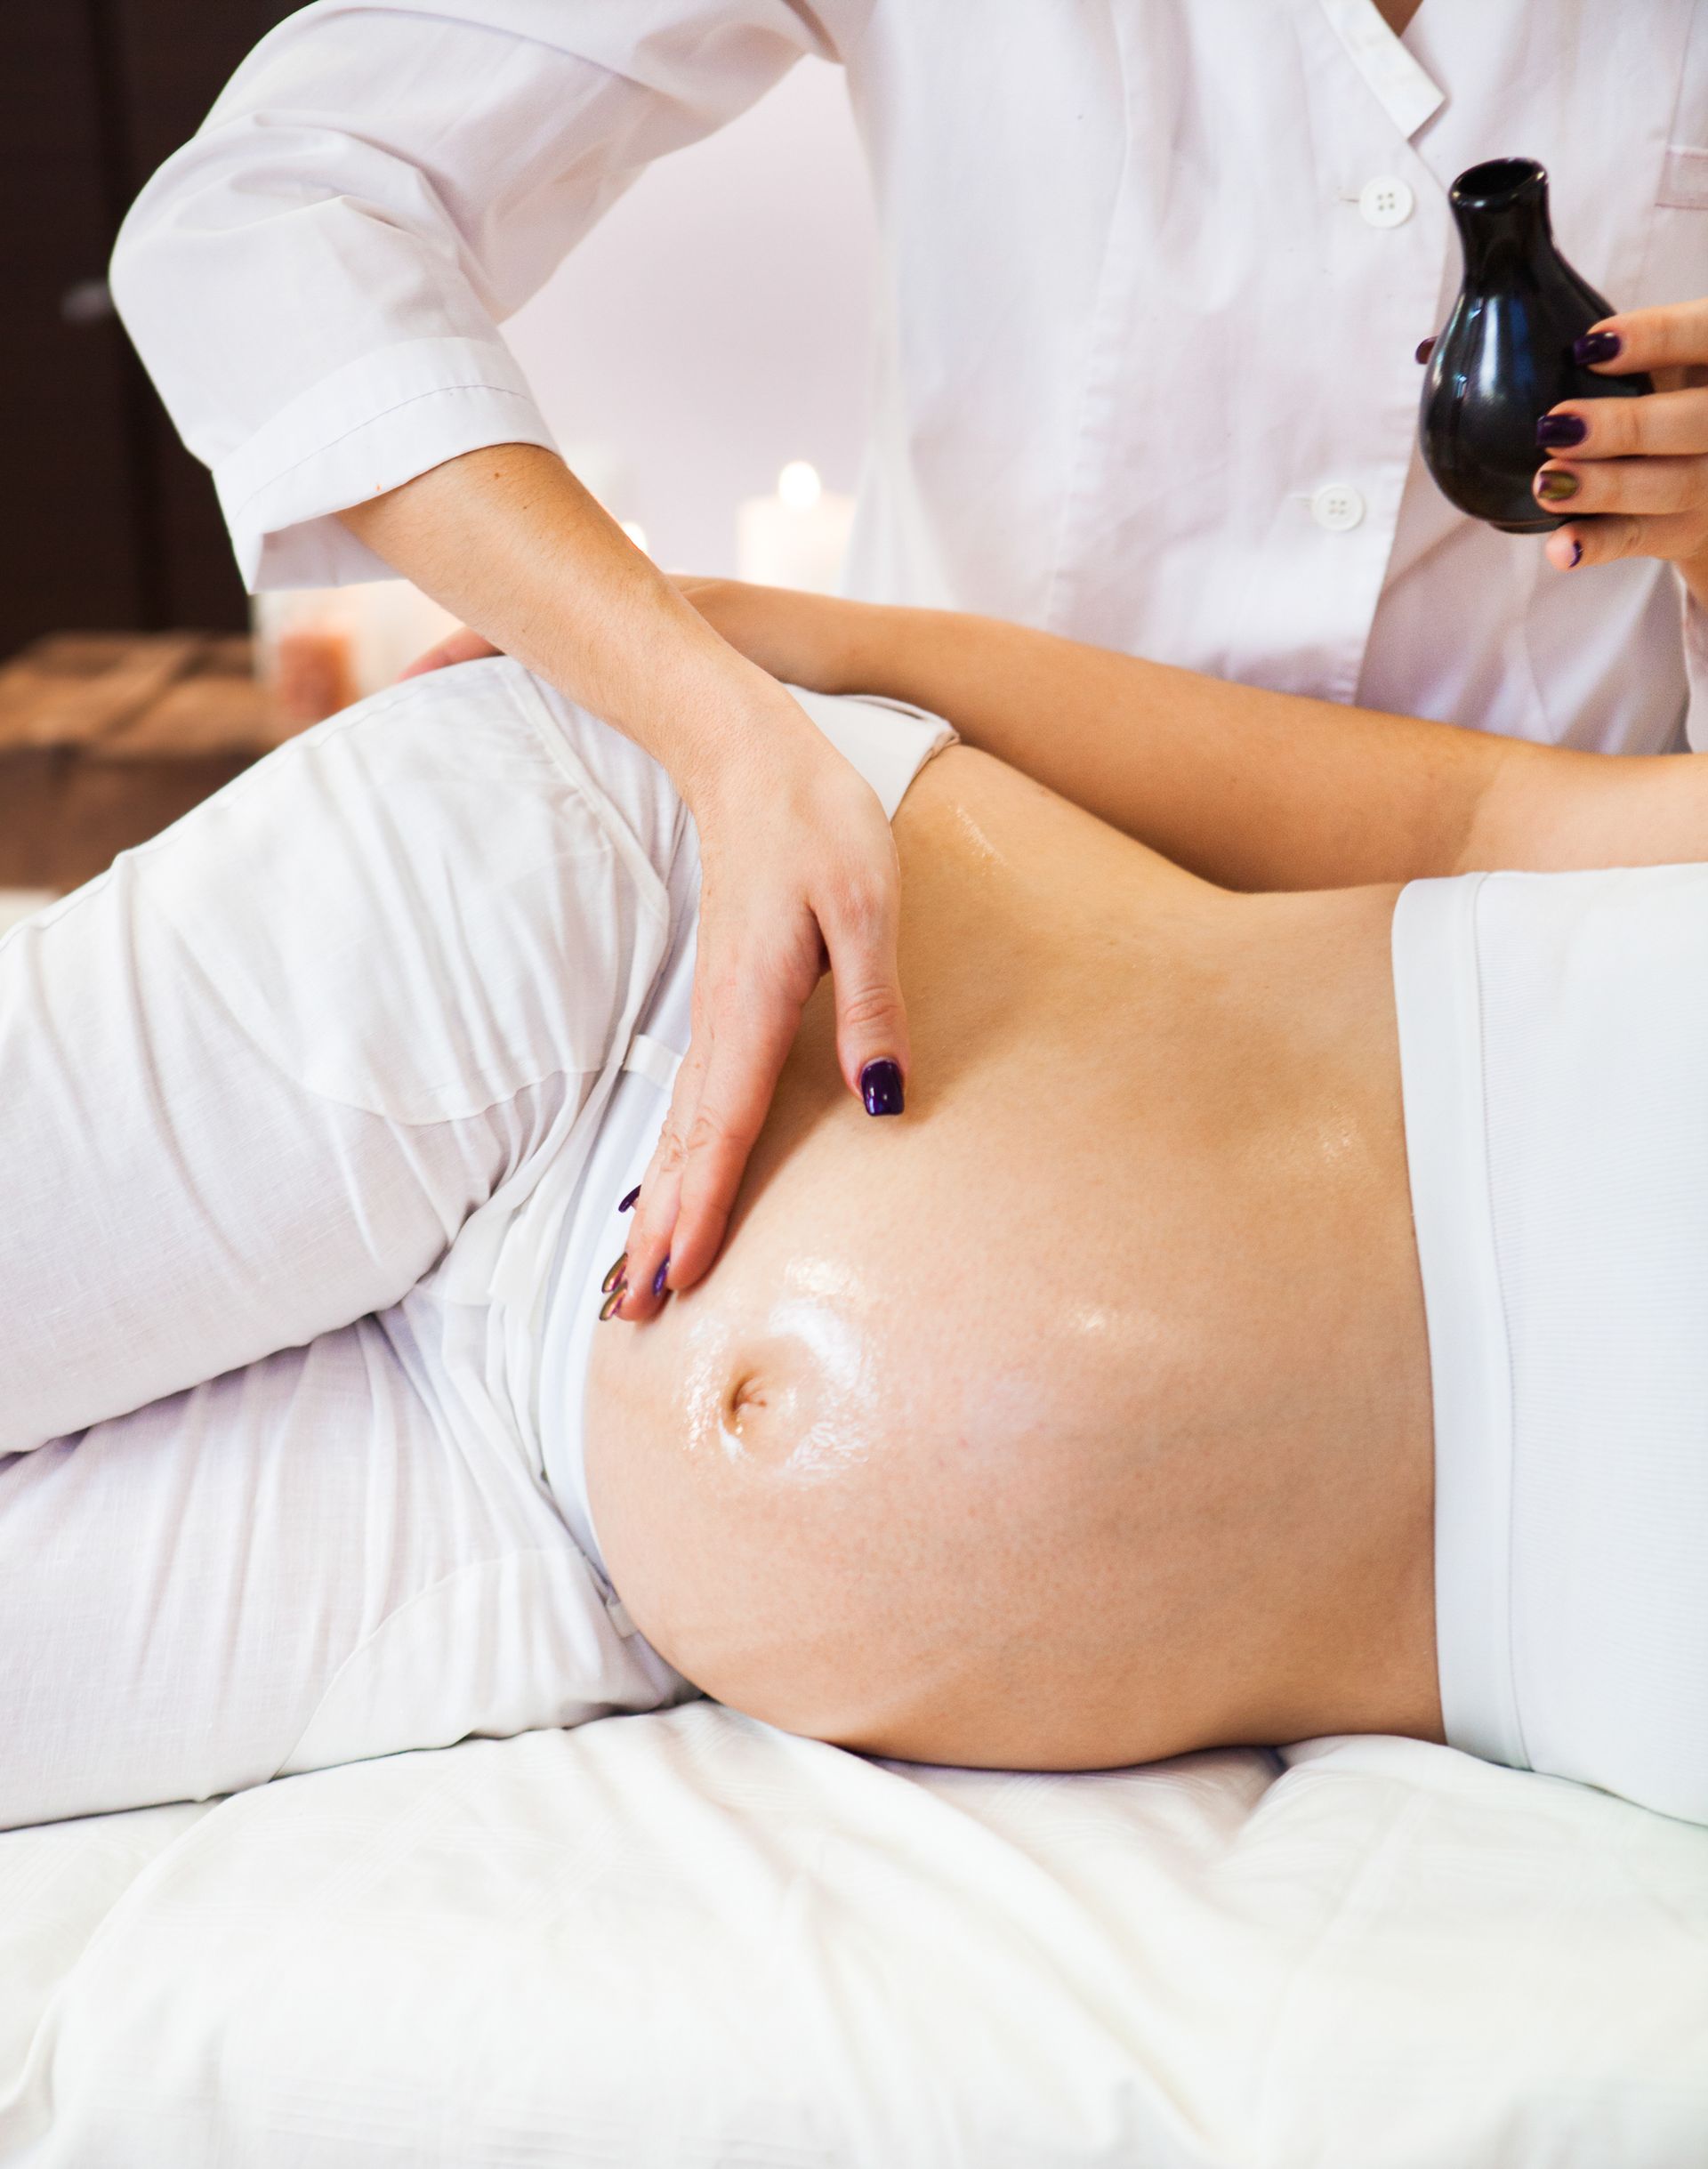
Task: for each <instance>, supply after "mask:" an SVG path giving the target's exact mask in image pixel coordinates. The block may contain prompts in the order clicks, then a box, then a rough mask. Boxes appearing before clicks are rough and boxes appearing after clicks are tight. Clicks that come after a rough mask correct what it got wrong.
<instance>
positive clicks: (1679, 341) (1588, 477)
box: [1533, 301, 1708, 608]
mask: <svg viewBox="0 0 1708 2169" xmlns="http://www.w3.org/2000/svg"><path fill="white" fill-rule="evenodd" d="M1577 353H1578V359H1580V360H1581V361H1583V362H1585V363H1587V364H1588V365H1589V366H1590V367H1591V368H1593V369H1594V370H1595V372H1596V374H1597V375H1601V376H1618V375H1622V374H1623V372H1624V371H1626V370H1628V369H1647V370H1648V371H1649V372H1650V374H1651V375H1653V376H1654V379H1655V384H1656V390H1655V391H1654V393H1653V394H1652V395H1651V396H1650V397H1648V398H1647V399H1565V400H1562V401H1561V402H1560V404H1559V406H1558V407H1554V408H1552V409H1551V411H1550V412H1549V413H1548V414H1546V415H1543V418H1542V420H1541V421H1540V422H1539V423H1537V425H1536V440H1537V442H1538V444H1540V445H1541V446H1542V447H1543V449H1544V450H1545V451H1547V452H1548V453H1549V454H1550V457H1549V460H1548V462H1547V464H1546V465H1545V466H1543V468H1542V469H1541V470H1540V471H1539V472H1538V473H1537V475H1536V479H1535V483H1534V485H1533V487H1534V488H1535V494H1536V496H1537V497H1538V498H1539V500H1540V501H1541V502H1542V503H1543V504H1545V505H1546V506H1547V507H1548V508H1549V510H1550V511H1551V512H1567V511H1569V513H1570V518H1571V525H1570V526H1569V527H1564V528H1557V529H1556V530H1555V532H1554V533H1553V534H1552V535H1551V536H1549V538H1548V543H1547V555H1548V559H1549V561H1550V563H1551V564H1553V565H1556V566H1558V567H1559V569H1560V570H1561V571H1562V572H1569V571H1571V570H1572V568H1574V567H1575V566H1582V565H1605V564H1609V563H1611V562H1612V561H1613V560H1615V558H1622V557H1660V558H1667V559H1670V560H1672V563H1674V564H1675V565H1677V567H1678V568H1679V570H1680V573H1682V575H1683V576H1684V578H1685V581H1686V583H1687V585H1688V586H1689V588H1690V591H1691V593H1693V594H1694V595H1695V597H1696V601H1698V602H1699V603H1701V604H1703V605H1704V607H1705V608H1708V301H1699V302H1679V303H1677V304H1675V305H1673V306H1671V307H1668V308H1664V309H1632V310H1627V312H1626V313H1625V314H1624V315H1623V316H1613V317H1607V318H1603V319H1602V321H1601V322H1600V323H1599V324H1598V325H1596V326H1595V327H1593V328H1592V329H1591V330H1590V331H1588V332H1586V333H1585V334H1584V335H1583V338H1582V339H1580V340H1579V341H1578V343H1577Z"/></svg>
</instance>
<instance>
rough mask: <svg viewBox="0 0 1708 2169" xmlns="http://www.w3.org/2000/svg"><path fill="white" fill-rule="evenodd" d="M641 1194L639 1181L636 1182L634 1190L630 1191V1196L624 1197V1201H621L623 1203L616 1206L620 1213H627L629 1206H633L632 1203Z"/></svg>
mask: <svg viewBox="0 0 1708 2169" xmlns="http://www.w3.org/2000/svg"><path fill="white" fill-rule="evenodd" d="M640 1195H641V1185H640V1184H639V1183H638V1182H637V1183H636V1184H635V1186H634V1188H633V1189H632V1190H631V1191H630V1192H629V1194H628V1196H627V1197H624V1199H623V1201H622V1202H621V1204H619V1205H618V1206H617V1208H616V1209H617V1211H618V1212H619V1213H626V1212H627V1211H628V1209H629V1207H630V1206H631V1205H632V1204H633V1203H634V1201H635V1199H636V1198H637V1197H639V1196H640Z"/></svg>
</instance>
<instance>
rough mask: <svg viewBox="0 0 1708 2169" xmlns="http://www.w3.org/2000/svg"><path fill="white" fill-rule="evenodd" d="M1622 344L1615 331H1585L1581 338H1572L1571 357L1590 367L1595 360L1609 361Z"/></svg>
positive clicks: (1594, 363) (1593, 364) (1593, 365)
mask: <svg viewBox="0 0 1708 2169" xmlns="http://www.w3.org/2000/svg"><path fill="white" fill-rule="evenodd" d="M1623 344H1624V341H1623V339H1622V338H1621V337H1620V336H1619V335H1618V333H1617V332H1616V331H1586V332H1585V333H1584V335H1583V337H1582V338H1581V339H1574V340H1573V342H1572V359H1573V360H1574V361H1576V362H1581V363H1582V364H1583V367H1585V368H1586V369H1592V368H1594V367H1595V365H1596V364H1597V362H1599V361H1611V360H1612V359H1613V358H1614V356H1615V354H1617V353H1618V351H1619V350H1620V348H1621V347H1622V346H1623Z"/></svg>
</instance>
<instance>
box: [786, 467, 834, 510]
mask: <svg viewBox="0 0 1708 2169" xmlns="http://www.w3.org/2000/svg"><path fill="white" fill-rule="evenodd" d="M824 487H825V486H824V484H823V483H822V482H821V481H820V480H818V468H817V467H815V466H814V465H813V464H812V462H811V461H810V460H807V459H792V460H791V461H790V462H789V464H788V465H787V466H786V467H785V468H784V470H783V472H782V473H781V474H779V475H778V476H777V496H779V497H781V498H782V500H783V502H784V504H786V505H787V506H788V507H789V509H790V510H791V511H792V512H805V511H806V510H807V508H808V506H809V505H812V504H818V499H819V496H820V495H821V494H822V492H823V490H824Z"/></svg>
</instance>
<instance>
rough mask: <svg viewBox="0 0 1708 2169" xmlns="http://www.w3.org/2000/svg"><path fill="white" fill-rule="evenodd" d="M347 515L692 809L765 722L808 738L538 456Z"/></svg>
mask: <svg viewBox="0 0 1708 2169" xmlns="http://www.w3.org/2000/svg"><path fill="white" fill-rule="evenodd" d="M339 516H340V518H341V519H342V521H343V523H344V525H345V526H346V527H348V528H350V530H351V532H352V533H353V534H355V535H356V536H358V537H359V539H360V540H361V541H363V542H364V543H366V544H367V545H368V547H369V548H370V549H372V550H373V551H375V553H376V554H377V555H379V556H380V557H383V559H384V560H386V562H387V563H388V564H390V565H391V566H393V567H395V568H396V569H397V570H398V571H399V572H400V573H402V574H403V575H404V576H405V577H406V578H407V579H409V580H411V581H413V582H414V583H415V585H416V586H417V587H419V588H421V589H422V590H423V592H424V593H427V594H429V595H431V596H432V598H433V599H434V601H437V602H440V603H442V604H443V605H444V606H445V608H446V609H448V610H452V611H454V612H455V614H456V616H457V617H460V618H461V619H462V620H463V623H464V624H465V625H470V626H471V627H472V628H473V629H474V631H476V632H477V633H482V634H484V635H485V637H486V638H487V640H489V641H492V642H493V644H494V645H495V647H498V648H500V649H504V652H505V653H506V654H509V655H512V656H514V657H516V658H517V659H518V660H519V661H520V662H521V663H524V664H525V665H527V666H528V669H530V670H532V671H535V672H537V673H538V674H539V675H540V676H541V677H544V678H546V679H549V680H550V681H551V682H552V684H553V685H555V686H557V687H559V688H560V689H561V690H562V691H563V692H565V693H567V694H568V696H569V697H570V698H571V699H572V700H576V701H578V702H579V703H580V704H581V705H582V706H584V707H586V708H590V709H591V710H592V712H593V714H596V715H600V716H602V717H603V718H604V719H605V721H606V722H609V723H612V724H614V725H615V726H616V729H617V730H621V731H623V732H624V734H625V735H626V736H627V737H629V738H632V739H633V740H634V741H635V743H636V744H637V745H639V746H642V747H644V749H645V750H646V751H647V752H648V753H649V754H652V755H653V756H654V757H655V758H656V759H657V760H658V761H660V762H663V764H664V765H665V768H666V769H668V770H670V773H671V775H672V776H673V778H674V779H675V781H676V783H677V784H678V786H680V787H681V789H682V791H683V793H684V794H685V795H686V796H687V797H688V798H689V801H690V802H692V801H693V800H694V798H695V796H696V793H697V786H698V785H699V784H700V783H701V782H702V781H709V780H711V779H713V778H719V777H721V776H725V775H727V770H728V769H729V765H730V764H731V754H732V749H733V748H734V747H735V746H737V743H738V741H739V740H740V738H741V737H742V735H743V732H744V730H745V729H747V727H748V726H749V724H750V722H751V719H752V717H753V714H754V713H755V711H759V712H761V713H764V714H766V716H767V720H768V724H771V725H774V726H775V727H781V728H790V727H794V725H797V724H798V725H801V726H802V727H805V726H804V718H802V716H801V714H800V711H799V710H798V708H795V707H794V704H793V703H792V702H790V701H788V700H787V699H786V697H784V696H782V695H781V690H780V688H778V687H777V684H776V683H775V682H774V681H772V680H771V679H769V677H768V676H767V675H766V673H764V672H763V671H761V670H759V669H757V668H756V667H755V666H754V665H753V664H751V663H749V662H748V661H747V660H746V658H745V657H743V656H741V655H739V654H738V653H737V651H736V650H735V649H733V648H731V647H730V646H729V644H728V643H727V642H726V641H723V640H721V638H720V637H719V636H718V634H717V633H715V632H713V629H712V628H711V626H710V625H707V624H706V622H705V619H704V618H703V617H701V616H700V615H699V614H698V613H697V611H695V610H693V609H690V608H689V605H688V604H687V603H686V602H685V601H683V599H682V597H681V594H680V593H678V591H677V589H676V588H675V587H674V586H673V585H672V584H671V583H670V581H668V580H667V579H666V578H665V577H664V575H663V574H662V573H661V572H659V570H658V569H657V567H656V566H655V565H654V564H653V563H652V562H651V560H649V558H648V557H647V556H646V555H645V554H644V553H643V552H641V551H640V550H638V549H637V548H636V547H635V546H634V544H632V542H631V541H630V540H629V538H628V536H626V535H624V532H623V530H622V528H620V527H618V525H617V524H616V521H615V520H612V519H611V517H610V516H609V514H608V512H605V511H604V510H603V508H602V507H601V506H600V504H598V502H597V501H596V500H595V499H594V498H593V497H592V496H591V495H590V494H589V493H588V492H587V490H585V489H584V488H583V487H582V485H581V484H580V483H579V482H578V481H577V480H576V478H575V476H574V475H573V474H571V472H569V470H568V468H567V467H566V466H565V465H564V464H563V462H562V461H561V460H560V459H559V458H558V457H557V456H556V455H555V454H554V453H551V452H547V451H544V450H543V449H542V448H540V447H539V446H537V445H526V444H503V445H495V446H492V447H490V448H487V449H486V450H483V451H479V452H469V453H465V454H463V456H461V457H460V458H457V459H452V460H447V461H446V462H445V464H443V465H442V466H438V467H434V468H431V469H430V470H429V471H428V472H426V473H424V474H421V475H417V476H416V477H415V480H412V481H409V482H406V483H404V484H403V485H402V487H401V488H397V489H393V490H391V491H388V492H387V493H386V494H385V495H384V496H378V497H374V498H371V499H369V500H368V501H367V503H365V504H357V505H352V506H350V508H349V509H348V510H347V511H345V512H342V513H341V514H340V515H339ZM737 765H739V763H737Z"/></svg>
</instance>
